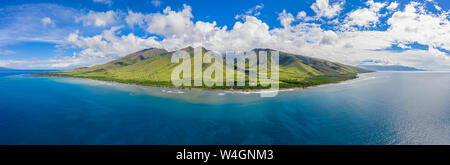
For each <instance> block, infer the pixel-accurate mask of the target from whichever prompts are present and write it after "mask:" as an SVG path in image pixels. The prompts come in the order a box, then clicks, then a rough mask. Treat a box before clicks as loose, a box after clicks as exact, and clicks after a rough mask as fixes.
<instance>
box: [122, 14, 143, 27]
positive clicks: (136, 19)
mask: <svg viewBox="0 0 450 165" xmlns="http://www.w3.org/2000/svg"><path fill="white" fill-rule="evenodd" d="M144 19H145V16H144V15H143V14H142V13H135V12H133V11H131V10H128V15H127V16H126V17H125V22H126V23H127V24H128V26H130V27H134V25H138V26H142V25H144Z"/></svg>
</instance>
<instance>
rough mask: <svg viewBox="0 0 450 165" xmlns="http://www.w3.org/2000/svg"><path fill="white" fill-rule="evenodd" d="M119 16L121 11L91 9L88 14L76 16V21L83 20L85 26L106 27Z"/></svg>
mask: <svg viewBox="0 0 450 165" xmlns="http://www.w3.org/2000/svg"><path fill="white" fill-rule="evenodd" d="M118 17H119V13H116V12H114V11H112V10H110V11H107V12H94V11H89V13H88V14H86V15H83V16H79V17H75V22H82V23H83V26H96V27H105V26H109V25H112V24H114V23H115V22H116V21H117V19H118Z"/></svg>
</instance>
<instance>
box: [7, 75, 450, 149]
mask: <svg viewBox="0 0 450 165" xmlns="http://www.w3.org/2000/svg"><path fill="white" fill-rule="evenodd" d="M29 72H30V71H20V72H17V71H15V72H5V71H2V72H0V93H1V95H0V144H450V99H449V98H450V86H449V84H450V72H377V73H368V74H362V75H361V78H359V79H357V80H352V81H347V82H344V83H341V84H333V85H326V86H322V87H315V88H310V89H306V90H294V91H285V92H280V94H279V95H278V96H277V97H274V98H260V97H259V94H252V93H230V92H224V91H208V90H174V89H167V88H153V87H140V86H134V85H124V84H118V83H110V82H101V81H95V80H87V79H73V78H48V77H33V76H30V75H28V74H27V73H29Z"/></svg>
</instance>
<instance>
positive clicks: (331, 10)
mask: <svg viewBox="0 0 450 165" xmlns="http://www.w3.org/2000/svg"><path fill="white" fill-rule="evenodd" d="M343 3H344V2H342V3H340V4H339V3H335V4H332V5H330V3H329V0H316V2H315V3H313V4H312V6H311V9H312V10H313V11H314V12H315V13H316V16H317V17H326V18H333V17H335V16H337V15H338V14H339V12H340V11H341V10H342V5H343Z"/></svg>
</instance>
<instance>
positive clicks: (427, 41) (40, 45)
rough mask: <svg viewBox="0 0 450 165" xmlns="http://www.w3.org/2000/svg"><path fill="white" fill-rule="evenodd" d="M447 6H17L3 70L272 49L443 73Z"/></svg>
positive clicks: (387, 0)
mask: <svg viewBox="0 0 450 165" xmlns="http://www.w3.org/2000/svg"><path fill="white" fill-rule="evenodd" d="M449 7H450V2H449V1H446V0H418V1H410V0H374V1H373V0H369V1H366V0H364V1H362V0H361V1H360V0H354V1H350V0H346V1H342V0H306V1H296V0H290V1H286V0H277V1H273V0H259V1H257V0H255V1H250V0H248V1H242V0H227V1H218V0H217V1H216V0H214V1H206V0H203V1H201V0H189V1H186V0H143V1H138V0H133V1H126V0H78V1H56V0H33V1H26V0H15V1H5V2H1V3H0V66H1V67H10V68H25V69H33V68H34V69H44V68H46V69H53V68H57V69H69V68H74V67H80V66H92V65H95V64H101V63H104V62H107V61H109V60H112V59H116V58H120V57H122V56H125V55H127V54H129V53H132V52H135V51H138V50H141V49H144V48H149V47H159V48H165V49H168V50H176V49H179V48H182V47H186V46H204V47H206V48H208V49H211V50H217V51H223V52H225V51H228V50H249V49H251V48H254V47H269V48H274V49H279V50H282V51H287V52H291V53H296V54H302V55H307V56H313V57H318V58H324V59H328V60H333V61H337V62H342V63H346V64H351V65H359V64H363V63H364V62H366V61H372V62H374V63H372V64H373V65H405V66H412V67H418V68H423V69H430V70H450V59H449V58H450V56H449V51H450V43H449V42H450V25H449V13H450V12H449Z"/></svg>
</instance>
